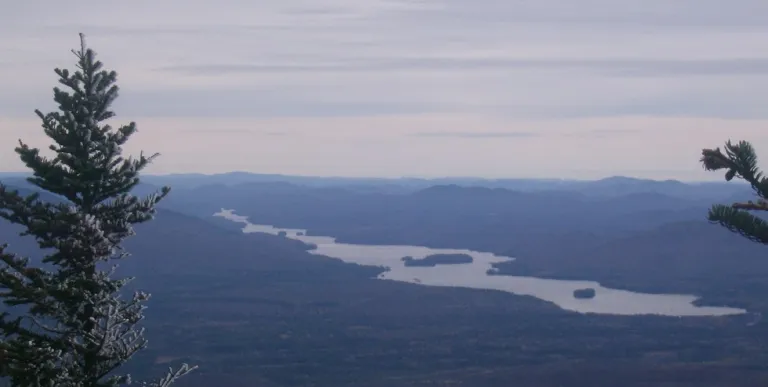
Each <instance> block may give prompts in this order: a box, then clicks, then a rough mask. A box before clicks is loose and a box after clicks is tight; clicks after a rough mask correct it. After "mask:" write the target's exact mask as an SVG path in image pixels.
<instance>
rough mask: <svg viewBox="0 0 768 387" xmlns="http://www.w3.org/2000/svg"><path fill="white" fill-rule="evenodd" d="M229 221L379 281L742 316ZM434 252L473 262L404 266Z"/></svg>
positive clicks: (634, 311) (572, 304) (587, 305)
mask: <svg viewBox="0 0 768 387" xmlns="http://www.w3.org/2000/svg"><path fill="white" fill-rule="evenodd" d="M214 216H219V217H223V218H225V219H228V220H231V221H233V222H238V223H243V224H244V225H245V226H244V228H243V232H245V233H254V232H259V233H267V234H273V235H278V234H279V233H280V232H285V233H286V237H287V238H291V239H296V240H300V241H302V242H305V243H308V244H313V245H316V246H317V248H315V249H313V250H311V251H310V253H312V254H316V255H324V256H328V257H333V258H338V259H340V260H342V261H344V262H349V263H356V264H360V265H370V266H384V267H388V268H389V270H388V271H386V272H384V273H382V274H381V275H379V279H382V280H393V281H402V282H410V283H417V284H421V285H426V286H453V287H464V288H473V289H495V290H501V291H506V292H510V293H514V294H518V295H529V296H533V297H536V298H539V299H542V300H546V301H550V302H553V303H554V304H556V305H558V306H560V307H561V308H563V309H566V310H571V311H576V312H581V313H601V314H617V315H640V314H656V315H665V316H724V315H734V314H743V313H746V311H745V310H743V309H737V308H728V307H699V306H695V305H693V302H694V301H696V299H697V298H698V297H696V296H691V295H678V294H645V293H636V292H630V291H626V290H618V289H609V288H605V287H603V286H600V284H599V283H597V282H591V281H561V280H551V279H543V278H534V277H517V276H506V275H488V273H487V272H488V270H489V269H491V268H492V264H494V263H497V262H504V261H509V260H512V258H510V257H501V256H497V255H495V254H491V253H483V252H478V251H471V250H461V249H433V248H428V247H423V246H374V245H355V244H347V243H337V242H336V240H335V238H333V237H325V236H307V235H305V234H306V231H305V230H300V229H280V228H275V227H272V226H268V225H257V224H252V223H251V222H249V221H248V218H247V217H244V216H240V215H237V214H235V210H224V209H222V210H221V212H218V213H216V214H214ZM434 254H467V255H469V256H471V257H472V258H473V262H472V263H466V264H451V265H437V266H435V267H412V266H405V263H404V262H403V261H402V258H403V257H406V256H410V257H413V258H415V259H420V258H424V257H427V256H429V255H434ZM583 288H593V289H595V291H596V295H595V297H594V298H592V299H577V298H574V296H573V292H574V290H577V289H583Z"/></svg>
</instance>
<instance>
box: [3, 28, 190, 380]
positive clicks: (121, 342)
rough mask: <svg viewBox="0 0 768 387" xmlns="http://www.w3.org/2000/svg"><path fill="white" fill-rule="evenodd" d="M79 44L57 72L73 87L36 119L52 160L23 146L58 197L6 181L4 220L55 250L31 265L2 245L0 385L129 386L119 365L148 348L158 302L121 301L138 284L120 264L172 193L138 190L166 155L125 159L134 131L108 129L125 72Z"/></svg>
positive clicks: (39, 178) (142, 296)
mask: <svg viewBox="0 0 768 387" xmlns="http://www.w3.org/2000/svg"><path fill="white" fill-rule="evenodd" d="M80 41H81V47H80V50H73V51H72V52H73V53H74V54H75V55H76V57H77V70H76V71H75V72H74V73H71V72H69V71H67V70H60V69H56V70H55V72H56V74H58V76H59V77H60V79H59V83H60V84H61V85H63V86H65V87H66V88H67V89H68V90H66V91H64V90H61V89H59V88H58V87H56V88H54V91H53V93H54V100H55V102H56V103H57V104H58V111H56V112H52V113H48V114H43V113H41V112H40V111H39V110H37V111H36V113H37V115H38V116H39V117H40V119H41V120H42V128H43V130H44V132H45V134H46V135H47V136H48V137H49V138H50V139H51V140H53V145H51V146H50V150H51V151H52V152H53V156H52V157H44V156H42V155H41V154H40V150H39V149H36V148H32V147H30V146H28V145H27V144H25V143H23V142H21V141H19V146H18V147H16V149H15V150H16V153H18V155H19V157H20V159H21V161H22V162H23V163H24V164H25V165H26V166H27V167H28V168H30V169H31V170H32V172H33V176H32V177H30V178H28V181H29V182H30V183H31V184H33V185H35V186H37V187H39V188H40V189H42V190H44V191H48V192H50V193H53V194H55V195H58V196H59V197H60V198H61V200H60V201H58V202H55V203H51V202H44V201H42V200H40V199H39V195H38V194H32V195H30V196H22V195H20V194H19V193H18V191H14V190H11V189H9V188H8V187H6V186H4V185H2V184H0V216H1V217H3V218H5V219H6V220H8V221H10V222H12V223H15V224H18V225H21V226H23V228H25V229H26V231H24V232H23V233H22V235H30V236H33V237H34V238H35V239H36V241H37V243H38V244H39V246H40V247H41V248H42V249H46V250H48V251H50V253H49V254H48V255H46V256H45V257H44V258H43V259H42V263H41V262H38V264H37V265H33V264H32V263H31V261H30V260H29V259H28V258H23V257H19V256H17V255H15V254H11V253H9V252H7V251H6V250H7V246H6V245H3V246H1V248H0V300H2V301H3V303H4V304H5V307H3V308H0V310H4V311H3V312H2V313H0V378H6V379H7V380H8V381H10V383H11V385H12V386H40V387H75V386H78V387H96V386H121V385H126V384H130V383H131V378H130V375H122V374H120V373H119V368H120V367H121V366H122V365H123V364H124V363H126V362H127V361H128V360H129V359H130V358H131V357H132V356H133V355H134V354H135V353H137V352H138V351H140V350H142V349H144V348H145V347H146V344H147V341H146V339H145V338H144V334H143V330H142V329H141V328H139V327H138V326H137V324H138V323H139V322H140V321H141V320H142V318H143V309H144V308H145V306H144V305H143V303H144V302H145V301H146V300H147V299H148V298H149V295H148V294H147V293H143V292H136V293H134V294H133V297H127V298H123V297H121V289H122V288H123V287H124V286H125V285H126V284H127V283H128V282H129V281H130V280H131V278H120V279H115V278H113V275H114V272H115V268H116V267H117V265H116V264H115V261H116V260H119V259H123V258H125V257H127V255H128V253H127V252H126V251H125V250H124V249H123V248H122V246H121V243H122V242H123V240H124V239H126V238H128V237H130V236H131V235H133V234H134V231H133V227H132V226H133V225H134V224H136V223H142V222H146V221H149V220H151V219H152V218H153V216H154V213H155V205H156V204H157V203H158V202H159V201H160V200H161V199H163V198H164V197H165V196H166V195H167V194H168V192H169V191H170V188H168V187H164V188H163V189H162V190H161V191H160V192H158V193H156V194H152V195H149V196H147V197H145V198H138V197H136V196H133V195H131V194H130V191H131V190H132V188H133V187H135V186H136V185H137V184H138V183H139V172H140V171H141V170H142V169H144V167H146V166H147V165H148V164H149V163H150V162H151V161H152V160H153V159H154V158H155V157H157V154H155V155H152V156H149V157H146V156H144V155H143V154H142V155H140V156H139V157H138V158H133V157H128V158H123V157H122V156H121V154H122V148H121V147H122V146H123V145H124V144H125V143H126V142H127V141H128V139H129V138H130V137H131V135H133V134H134V133H135V132H136V125H135V123H133V122H131V123H130V124H128V125H125V126H121V127H119V128H117V129H114V128H112V127H111V126H110V125H108V124H106V123H105V121H106V120H108V119H110V118H112V117H113V116H114V115H115V114H114V113H113V112H112V111H111V110H110V105H111V104H112V102H113V101H114V100H115V98H117V95H118V87H117V86H116V85H115V82H116V78H117V74H116V73H115V72H114V71H105V70H102V64H101V62H99V61H97V60H96V59H95V53H94V52H93V51H92V50H91V49H88V48H87V47H86V44H85V39H84V36H83V35H82V34H81V35H80ZM194 368H195V367H189V366H187V365H186V364H184V365H182V366H181V368H179V369H178V370H176V371H174V370H170V372H169V373H168V374H167V375H166V376H165V377H164V378H161V379H160V380H158V381H156V382H153V383H146V382H145V383H142V385H146V386H168V385H170V384H171V383H173V381H174V380H176V378H178V377H180V376H182V375H184V374H187V373H189V372H190V371H192V370H193V369H194Z"/></svg>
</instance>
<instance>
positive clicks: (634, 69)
mask: <svg viewBox="0 0 768 387" xmlns="http://www.w3.org/2000/svg"><path fill="white" fill-rule="evenodd" d="M516 69H523V70H584V71H587V72H592V73H596V74H603V75H610V76H617V77H654V78H658V77H680V76H701V75H709V76H715V75H768V58H751V59H749V58H748V59H710V60H705V59H703V60H628V59H617V60H611V59H601V60H570V59H566V60H543V59H524V58H521V59H505V58H475V59H471V58H402V59H351V60H337V61H335V62H326V63H323V62H322V61H321V60H318V61H307V62H302V63H295V62H293V63H291V62H284V63H279V62H276V63H271V64H199V65H194V64H193V65H175V66H166V67H162V68H159V69H158V70H159V71H169V72H178V73H182V74H185V75H227V74H244V73H295V72H315V73H344V72H350V71H354V72H382V71H426V72H429V71H436V70H437V71H441V70H512V71H513V70H516Z"/></svg>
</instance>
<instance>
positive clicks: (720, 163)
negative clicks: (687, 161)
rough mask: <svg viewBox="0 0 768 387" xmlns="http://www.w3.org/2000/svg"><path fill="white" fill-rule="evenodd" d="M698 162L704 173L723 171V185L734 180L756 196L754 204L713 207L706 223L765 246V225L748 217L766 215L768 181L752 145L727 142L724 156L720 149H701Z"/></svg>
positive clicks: (767, 235) (767, 225) (767, 233)
mask: <svg viewBox="0 0 768 387" xmlns="http://www.w3.org/2000/svg"><path fill="white" fill-rule="evenodd" d="M700 162H701V163H702V165H703V167H704V169H705V170H707V171H717V170H723V169H725V170H726V172H725V180H726V181H731V180H733V178H734V177H738V178H740V179H742V180H744V181H746V182H747V183H749V185H750V186H751V187H752V190H753V191H754V192H755V194H756V195H757V196H758V199H757V201H755V202H753V201H751V200H750V201H746V202H737V203H733V204H731V205H721V204H718V205H714V206H712V208H711V209H710V210H709V214H708V216H707V218H708V220H709V221H710V222H712V223H717V224H719V225H721V226H723V227H725V228H726V229H728V230H730V231H731V232H734V233H738V234H740V235H742V236H744V237H746V238H747V239H749V240H752V241H754V242H758V243H762V244H768V222H766V221H765V220H763V219H761V218H759V217H757V216H755V215H753V214H752V213H750V211H768V200H766V199H768V178H767V177H765V176H764V175H763V173H762V171H760V168H759V167H758V165H757V162H758V159H757V153H756V152H755V149H754V148H753V147H752V145H751V144H750V143H749V142H746V141H740V142H738V143H737V144H733V143H732V142H731V141H727V142H726V144H725V153H723V152H722V151H721V150H720V148H715V149H703V150H702V157H701V159H700Z"/></svg>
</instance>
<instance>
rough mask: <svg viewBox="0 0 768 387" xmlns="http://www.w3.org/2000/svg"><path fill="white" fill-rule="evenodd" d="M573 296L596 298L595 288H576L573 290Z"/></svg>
mask: <svg viewBox="0 0 768 387" xmlns="http://www.w3.org/2000/svg"><path fill="white" fill-rule="evenodd" d="M573 297H575V298H582V299H589V298H595V289H592V288H587V289H576V290H574V291H573Z"/></svg>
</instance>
